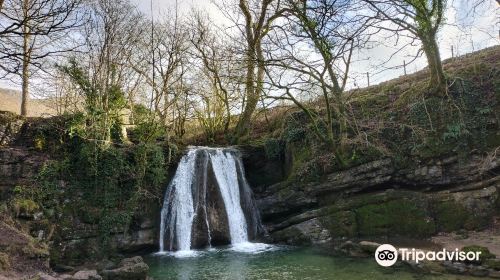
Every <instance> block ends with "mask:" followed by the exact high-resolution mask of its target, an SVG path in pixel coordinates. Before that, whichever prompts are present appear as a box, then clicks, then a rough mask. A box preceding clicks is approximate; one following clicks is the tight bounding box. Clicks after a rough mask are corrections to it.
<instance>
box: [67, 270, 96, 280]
mask: <svg viewBox="0 0 500 280" xmlns="http://www.w3.org/2000/svg"><path fill="white" fill-rule="evenodd" d="M73 280H102V277H101V276H100V275H99V274H97V271H96V270H81V271H78V272H77V273H75V274H74V275H73Z"/></svg>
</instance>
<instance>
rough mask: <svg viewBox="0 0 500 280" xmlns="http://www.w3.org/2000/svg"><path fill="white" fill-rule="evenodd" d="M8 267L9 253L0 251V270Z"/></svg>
mask: <svg viewBox="0 0 500 280" xmlns="http://www.w3.org/2000/svg"><path fill="white" fill-rule="evenodd" d="M9 269H10V259H9V255H7V254H6V253H2V252H0V271H6V270H9Z"/></svg>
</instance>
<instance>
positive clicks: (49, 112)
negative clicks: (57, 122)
mask: <svg viewBox="0 0 500 280" xmlns="http://www.w3.org/2000/svg"><path fill="white" fill-rule="evenodd" d="M30 101H31V102H30V103H29V105H28V117H48V116H53V115H55V110H53V109H52V108H51V106H50V102H49V100H45V99H32V100H30ZM0 111H8V112H13V113H16V114H20V113H21V92H20V91H17V90H11V89H2V88H0Z"/></svg>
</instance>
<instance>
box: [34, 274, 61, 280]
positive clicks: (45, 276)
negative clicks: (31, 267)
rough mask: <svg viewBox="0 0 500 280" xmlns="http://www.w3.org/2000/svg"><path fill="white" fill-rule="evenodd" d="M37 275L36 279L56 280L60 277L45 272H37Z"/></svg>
mask: <svg viewBox="0 0 500 280" xmlns="http://www.w3.org/2000/svg"><path fill="white" fill-rule="evenodd" d="M37 277H38V278H37V279H38V280H58V279H60V278H56V277H53V276H51V275H49V274H47V273H38V275H37Z"/></svg>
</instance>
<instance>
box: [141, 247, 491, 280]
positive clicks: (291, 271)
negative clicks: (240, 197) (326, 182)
mask: <svg viewBox="0 0 500 280" xmlns="http://www.w3.org/2000/svg"><path fill="white" fill-rule="evenodd" d="M193 252H195V254H194V255H192V256H191V257H188V258H180V257H179V256H178V255H177V256H175V254H176V253H166V254H161V255H160V254H154V255H149V256H146V257H145V260H146V262H147V263H148V265H149V267H150V276H151V277H153V278H154V279H155V280H170V279H171V280H205V279H206V280H208V279H217V280H263V279H268V280H308V279H310V280H330V279H335V280H361V279H367V280H385V279H402V280H406V279H407V280H416V279H419V280H437V279H445V280H451V279H464V280H465V279H476V278H473V277H471V276H459V275H422V274H418V273H415V272H412V271H411V270H410V268H408V267H406V266H404V265H396V266H394V267H391V268H383V267H380V266H378V265H377V264H376V262H375V260H374V259H359V258H346V257H332V256H330V255H328V254H325V253H324V252H321V251H319V250H316V249H313V248H297V247H288V246H270V245H268V246H267V248H266V249H264V250H261V251H253V252H251V253H244V252H238V251H235V250H234V248H232V247H225V248H224V247H221V248H212V249H209V250H200V251H193ZM477 279H484V278H477Z"/></svg>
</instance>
